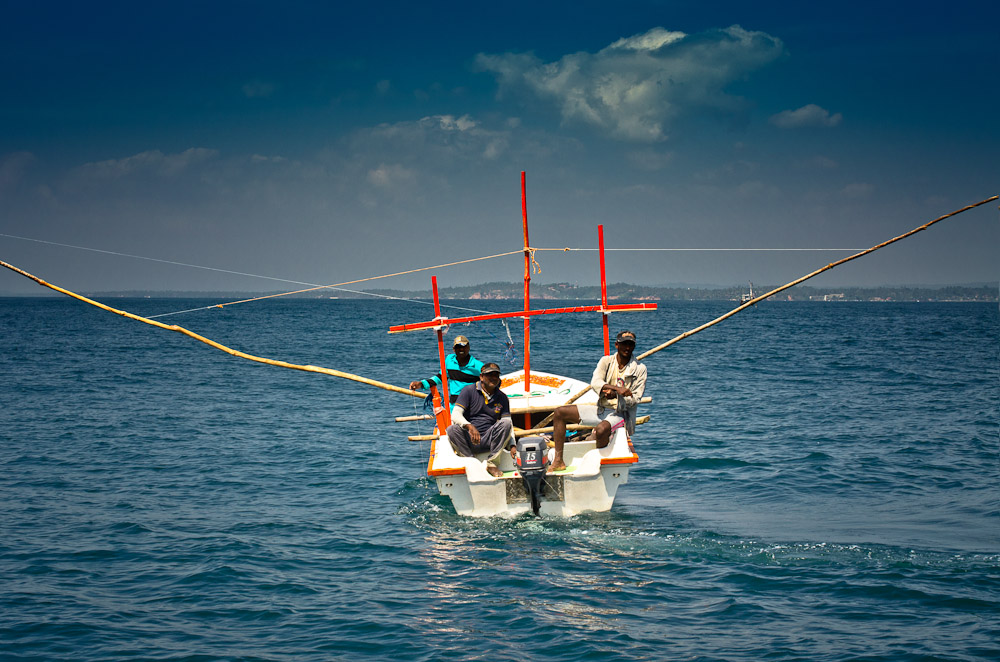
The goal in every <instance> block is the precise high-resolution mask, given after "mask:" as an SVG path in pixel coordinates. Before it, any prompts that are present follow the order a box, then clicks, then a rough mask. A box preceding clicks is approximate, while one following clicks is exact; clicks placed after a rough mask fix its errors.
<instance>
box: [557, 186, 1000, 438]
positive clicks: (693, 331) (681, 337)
mask: <svg viewBox="0 0 1000 662" xmlns="http://www.w3.org/2000/svg"><path fill="white" fill-rule="evenodd" d="M998 198H1000V196H997V195H994V196H992V197H989V198H986V199H985V200H981V201H979V202H977V203H975V204H971V205H968V206H966V207H962V208H961V209H956V210H955V211H953V212H951V213H950V214H945V215H944V216H939V217H938V218H935V219H934V220H933V221H930V222H927V223H924V224H923V225H921V226H920V227H918V228H914V229H913V230H910V231H909V232H907V233H905V234H901V235H899V236H898V237H893V238H892V239H889V240H888V241H883V242H882V243H881V244H878V245H877V246H872V247H871V248H869V249H867V250H863V251H861V252H860V253H855V254H854V255H851V256H849V257H845V258H844V259H843V260H837V261H836V262H832V263H830V264H828V265H826V266H825V267H823V268H822V269H817V270H816V271H814V272H812V273H811V274H807V275H805V276H803V277H802V278H798V279H796V280H793V281H792V282H790V283H787V284H785V285H782V286H781V287H779V288H776V289H773V290H771V291H770V292H768V293H766V294H762V295H760V296H759V297H755V298H753V299H751V300H750V301H747V302H746V303H744V304H743V305H741V306H738V307H736V308H733V309H732V310H730V311H729V312H728V313H726V314H725V315H722V316H721V317H717V318H716V319H714V320H712V321H711V322H708V323H707V324H702V325H701V326H699V327H697V328H695V329H691V330H690V331H686V332H684V333H682V334H681V335H679V336H677V337H676V338H672V339H671V340H668V341H667V342H665V343H663V344H662V345H657V346H656V347H654V348H653V349H650V350H648V351H646V352H643V353H642V354H640V355H639V356H637V357H636V359H637V360H640V361H641V360H642V359H645V358H646V357H647V356H652V355H653V354H655V353H657V352H659V351H660V350H663V349H666V348H667V347H670V346H671V345H673V344H674V343H677V342H680V341H681V340H684V339H685V338H690V337H691V336H693V335H694V334H696V333H698V332H699V331H704V330H705V329H707V328H708V327H710V326H714V325H715V324H718V323H719V322H721V321H723V320H725V319H728V318H730V317H732V316H733V315H735V314H736V313H739V312H741V311H743V310H746V309H747V308H749V307H750V306H752V305H754V304H755V303H758V302H760V301H763V300H764V299H767V298H768V297H772V296H774V295H775V294H777V293H778V292H781V291H784V290H787V289H788V288H790V287H794V286H795V285H798V284H799V283H802V282H803V281H807V280H809V279H810V278H812V277H813V276H817V275H819V274H821V273H823V272H824V271H828V270H830V269H833V268H834V267H836V266H839V265H841V264H844V263H845V262H850V261H851V260H855V259H857V258H859V257H862V256H864V255H868V254H869V253H872V252H874V251H877V250H878V249H880V248H882V247H884V246H888V245H889V244H892V243H894V242H897V241H899V240H900V239H906V238H907V237H909V236H911V235H914V234H916V233H918V232H920V231H921V230H926V229H927V228H929V227H930V226H932V225H934V224H935V223H937V222H939V221H943V220H945V219H946V218H951V217H952V216H955V215H957V214H961V213H962V212H963V211H968V210H970V209H974V208H976V207H978V206H980V205H985V204H986V203H987V202H993V201H994V200H996V199H998ZM589 391H590V387H589V386H588V387H587V388H585V389H583V390H582V391H580V392H579V393H575V394H573V396H572V397H570V398H569V399H568V400H567V401H566V404H568V405H570V404H573V403H574V402H576V401H577V400H579V399H580V398H581V397H583V396H584V395H585V394H586V393H587V392H589ZM551 420H552V415H551V414H550V415H549V416H547V417H546V418H544V419H543V420H542V421H540V422H539V423H538V425H539V427H541V426H543V425H546V424H547V423H548V422H549V421H551Z"/></svg>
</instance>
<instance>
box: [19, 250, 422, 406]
mask: <svg viewBox="0 0 1000 662" xmlns="http://www.w3.org/2000/svg"><path fill="white" fill-rule="evenodd" d="M0 267H6V268H7V269H10V270H11V271H13V272H15V273H18V274H21V275H22V276H24V277H25V278H29V279H31V280H33V281H35V282H36V283H38V284H39V285H41V286H43V287H47V288H49V289H50V290H55V291H56V292H59V293H60V294H65V295H66V296H68V297H72V298H74V299H77V300H78V301H82V302H83V303H87V304H90V305H91V306H95V307H97V308H100V309H101V310H106V311H108V312H109V313H114V314H116V315H121V316H122V317H125V318H127V319H130V320H135V321H136V322H142V323H143V324H149V325H150V326H155V327H157V328H159V329H164V330H166V331H176V332H177V333H181V334H184V335H185V336H188V337H189V338H193V339H194V340H197V341H198V342H202V343H205V344H206V345H208V346H209V347H214V348H215V349H218V350H220V351H223V352H225V353H227V354H230V355H232V356H235V357H238V358H241V359H246V360H248V361H253V362H255V363H263V364H265V365H271V366H275V367H277V368H289V369H291V370H302V371H303V372H315V373H318V374H321V375H330V376H331V377H340V378H342V379H349V380H351V381H354V382H359V383H361V384H368V385H369V386H375V387H377V388H380V389H384V390H386V391H393V392H395V393H400V394H402V395H409V396H412V397H415V398H423V397H424V395H423V393H418V392H416V391H411V390H408V389H405V388H403V387H401V386H393V385H392V384H386V383H385V382H380V381H376V380H374V379H368V378H367V377H361V376H360V375H352V374H351V373H349V372H341V371H340V370H334V369H332V368H323V367H320V366H315V365H299V364H297V363H288V362H286V361H275V360H274V359H267V358H264V357H261V356H254V355H253V354H247V353H246V352H241V351H239V350H235V349H232V348H231V347H226V346H225V345H222V344H220V343H217V342H215V341H214V340H211V339H209V338H206V337H205V336H201V335H198V334H197V333H194V332H193V331H189V330H187V329H185V328H184V327H182V326H177V325H176V324H164V323H163V322H157V321H156V320H154V319H149V318H148V317H141V316H139V315H133V314H132V313H129V312H126V311H124V310H118V309H117V308H112V307H111V306H107V305H105V304H103V303H101V302H100V301H94V300H93V299H88V298H87V297H85V296H82V295H80V294H77V293H76V292H71V291H69V290H67V289H64V288H62V287H59V286H58V285H53V284H52V283H49V282H47V281H44V280H42V279H41V278H39V277H38V276H35V275H33V274H30V273H28V272H27V271H24V270H23V269H18V268H17V267H15V266H14V265H12V264H7V263H6V262H4V261H2V260H0Z"/></svg>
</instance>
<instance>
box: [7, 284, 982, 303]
mask: <svg viewBox="0 0 1000 662" xmlns="http://www.w3.org/2000/svg"><path fill="white" fill-rule="evenodd" d="M523 287H524V286H523V283H484V284H481V285H469V286H463V287H448V288H442V289H441V290H440V296H441V298H442V299H452V300H469V301H476V300H479V301H485V300H496V301H504V300H517V301H520V300H523V297H524V291H523ZM775 287H777V286H774V285H760V286H754V293H755V295H760V294H764V293H767V292H769V291H771V290H772V289H775ZM746 292H747V288H746V287H739V286H731V287H652V286H646V285H629V284H625V283H615V284H613V285H609V286H608V299H609V300H614V301H733V302H735V301H739V298H740V296H741V295H743V294H745V293H746ZM366 293H367V294H366ZM274 294H281V292H280V291H268V292H245V291H244V292H232V291H228V292H227V291H149V290H120V291H104V292H91V293H86V294H85V296H88V297H91V298H95V299H123V298H138V299H143V298H149V299H213V300H220V299H224V300H232V299H243V298H250V297H256V296H266V295H274ZM58 296H63V295H59V294H57V293H48V292H45V291H40V292H37V293H32V294H19V293H3V292H0V297H2V298H39V297H43V298H48V297H58ZM375 297H377V298H398V299H430V298H431V293H430V291H429V290H412V291H411V290H388V289H378V290H366V291H365V293H356V292H345V291H341V290H336V289H332V288H331V289H326V290H318V291H314V292H308V293H303V294H295V295H289V297H288V298H295V299H314V300H315V299H322V300H329V299H372V298H375ZM531 298H532V299H533V300H537V301H546V300H551V301H600V298H601V293H600V288H599V287H597V286H596V285H595V286H576V285H572V284H569V283H556V284H548V285H536V286H534V287H533V288H532V292H531ZM768 301H827V302H841V301H874V302H901V301H912V302H920V301H927V302H946V301H947V302H963V301H980V302H998V301H1000V289H998V285H997V284H991V285H942V286H937V287H931V286H926V287H915V286H889V285H885V286H880V287H814V286H808V285H799V286H797V287H793V288H790V289H788V290H785V291H783V292H781V293H779V294H777V295H775V296H774V297H773V298H772V299H769V300H768Z"/></svg>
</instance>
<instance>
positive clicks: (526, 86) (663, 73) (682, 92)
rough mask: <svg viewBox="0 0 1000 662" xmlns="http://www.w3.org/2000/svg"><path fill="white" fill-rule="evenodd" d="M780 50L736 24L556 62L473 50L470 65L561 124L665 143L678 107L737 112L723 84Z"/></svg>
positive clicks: (650, 35) (775, 42) (636, 40)
mask: <svg viewBox="0 0 1000 662" xmlns="http://www.w3.org/2000/svg"><path fill="white" fill-rule="evenodd" d="M783 51H784V45H783V44H782V42H781V40H779V39H777V38H775V37H772V36H770V35H768V34H766V33H764V32H754V31H749V30H745V29H743V28H742V27H740V26H738V25H733V26H731V27H728V28H724V29H719V30H710V31H707V32H703V33H700V34H695V35H688V34H685V33H683V32H672V31H668V30H665V29H664V28H653V29H652V30H649V31H648V32H645V33H643V34H638V35H634V36H631V37H626V38H623V39H619V40H618V41H615V42H614V43H612V44H611V45H609V46H608V47H606V48H604V49H602V50H600V51H598V52H597V53H586V52H579V53H572V54H569V55H565V56H563V57H562V58H560V59H559V60H557V61H555V62H543V61H542V60H540V59H539V58H538V57H536V56H535V55H533V54H529V53H504V54H499V55H490V54H485V53H480V54H479V55H478V56H477V57H476V65H477V66H478V67H479V69H480V70H482V71H488V72H491V73H493V74H494V76H496V78H497V81H498V83H499V86H500V90H499V93H500V95H504V94H507V93H522V92H525V91H527V92H529V93H530V94H532V95H534V96H535V97H537V98H539V99H541V100H543V101H545V102H548V103H551V104H553V105H555V106H556V107H558V109H559V112H560V114H561V115H562V118H563V121H564V122H567V123H581V124H585V125H589V126H593V127H597V128H599V129H600V130H602V131H604V132H605V133H607V134H608V135H610V136H612V137H614V138H617V139H620V140H627V141H634V142H645V143H652V142H658V141H662V140H665V139H666V138H667V137H668V132H669V129H670V125H671V122H672V121H674V120H675V119H676V118H677V117H678V116H680V115H681V114H683V113H685V112H690V111H693V110H698V109H702V108H710V109H716V110H723V111H733V110H736V109H738V108H739V107H740V106H741V105H742V100H741V99H739V97H736V96H733V95H731V94H728V93H727V92H726V91H725V88H726V86H727V85H729V84H730V83H732V82H733V81H736V80H738V79H740V78H742V77H744V76H746V75H747V74H748V73H750V72H752V71H754V70H756V69H759V68H761V67H763V66H764V65H766V64H768V63H770V62H772V61H773V60H775V59H776V58H777V57H779V56H780V55H781V54H782V52H783Z"/></svg>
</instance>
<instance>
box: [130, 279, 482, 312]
mask: <svg viewBox="0 0 1000 662" xmlns="http://www.w3.org/2000/svg"><path fill="white" fill-rule="evenodd" d="M322 287H328V288H331V289H335V290H337V291H339V292H350V293H352V294H360V295H362V296H370V297H379V298H382V299H390V300H392V301H405V302H407V303H419V304H424V305H427V306H433V305H434V302H433V301H425V300H423V299H408V298H406V297H394V296H392V295H390V294H377V293H375V292H365V291H364V290H350V289H347V288H345V287H334V286H332V285H323V286H322ZM265 298H266V297H265ZM254 300H255V299H248V301H254ZM224 305H229V304H224ZM222 306H223V304H217V303H215V304H212V305H209V306H202V307H200V308H188V309H187V310H177V311H174V312H172V313H160V314H159V315H149V316H148V319H157V318H160V317H169V316H171V315H180V314H182V313H193V312H197V311H199V310H211V309H212V308H222ZM441 307H442V308H451V309H452V310H464V311H467V312H471V313H481V314H484V315H490V314H493V313H494V312H496V311H493V310H479V309H478V308H466V307H464V306H455V305H451V304H446V303H442V304H441Z"/></svg>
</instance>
